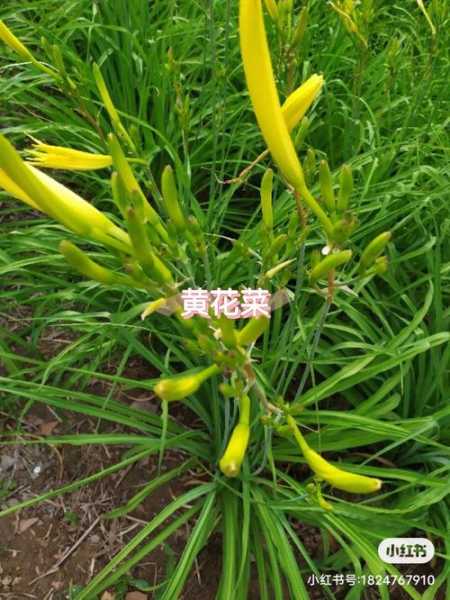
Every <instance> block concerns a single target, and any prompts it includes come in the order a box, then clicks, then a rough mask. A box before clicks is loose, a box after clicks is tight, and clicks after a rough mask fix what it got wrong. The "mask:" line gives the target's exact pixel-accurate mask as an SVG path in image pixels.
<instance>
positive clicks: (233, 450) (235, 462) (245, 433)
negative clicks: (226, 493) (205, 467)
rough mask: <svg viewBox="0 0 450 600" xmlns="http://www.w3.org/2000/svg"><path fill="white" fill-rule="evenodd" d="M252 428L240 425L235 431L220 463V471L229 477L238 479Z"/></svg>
mask: <svg viewBox="0 0 450 600" xmlns="http://www.w3.org/2000/svg"><path fill="white" fill-rule="evenodd" d="M249 438H250V427H249V426H248V425H247V424H244V423H242V424H241V423H239V424H238V425H236V427H235V428H234V429H233V433H232V434H231V438H230V440H229V442H228V445H227V448H226V450H225V453H224V455H223V456H222V458H221V459H220V461H219V467H220V470H221V471H222V473H223V474H224V475H226V476H227V477H237V476H238V475H239V473H240V471H241V466H242V463H243V461H244V458H245V453H246V452H247V446H248V440H249Z"/></svg>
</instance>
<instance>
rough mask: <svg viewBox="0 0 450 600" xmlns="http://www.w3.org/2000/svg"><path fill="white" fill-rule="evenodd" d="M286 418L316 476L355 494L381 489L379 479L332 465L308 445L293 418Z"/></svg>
mask: <svg viewBox="0 0 450 600" xmlns="http://www.w3.org/2000/svg"><path fill="white" fill-rule="evenodd" d="M287 420H288V424H289V426H290V428H291V429H292V431H293V433H294V436H295V439H296V441H297V443H298V445H299V446H300V449H301V451H302V453H303V456H304V457H305V459H306V462H307V463H308V465H309V467H310V468H311V470H312V471H314V473H315V474H316V475H317V477H319V478H320V479H323V480H324V481H326V482H328V483H329V484H330V485H332V486H333V487H335V488H337V489H339V490H343V491H345V492H352V493H355V494H371V493H373V492H377V491H378V490H380V489H381V486H382V482H381V481H380V480H379V479H374V478H373V477H366V476H364V475H356V474H355V473H349V472H348V471H344V470H343V469H338V468H337V467H335V466H334V465H331V464H330V463H329V462H328V461H326V460H325V459H324V458H323V457H322V456H320V454H318V453H317V452H315V450H313V449H312V448H310V447H309V446H308V444H307V443H306V440H305V438H304V437H303V435H302V433H301V432H300V429H299V428H298V426H297V423H296V422H295V419H293V417H291V416H288V418H287Z"/></svg>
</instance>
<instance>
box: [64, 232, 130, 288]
mask: <svg viewBox="0 0 450 600" xmlns="http://www.w3.org/2000/svg"><path fill="white" fill-rule="evenodd" d="M59 250H60V252H61V254H62V255H63V256H64V258H65V259H66V261H67V262H68V263H69V265H70V266H71V267H73V268H74V269H75V270H76V271H78V272H79V273H81V274H82V275H84V276H85V277H87V278H88V279H93V280H94V281H99V282H100V283H104V284H106V285H125V286H128V287H132V288H140V287H141V286H140V285H139V284H138V283H137V282H136V281H133V279H131V277H128V276H127V275H122V274H120V273H115V272H114V271H111V270H110V269H107V268H106V267H102V266H101V265H99V264H98V263H96V262H95V261H93V260H92V259H90V258H89V256H88V255H87V254H86V253H85V252H83V250H81V249H80V248H78V247H77V246H75V244H72V242H69V241H67V240H64V241H62V242H61V243H60V245H59Z"/></svg>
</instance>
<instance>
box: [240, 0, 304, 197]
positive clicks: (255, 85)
mask: <svg viewBox="0 0 450 600" xmlns="http://www.w3.org/2000/svg"><path fill="white" fill-rule="evenodd" d="M240 40H241V52H242V60H243V63H244V71H245V76H246V79H247V86H248V90H249V93H250V98H251V100H252V103H253V108H254V111H255V115H256V119H257V121H258V124H259V127H260V129H261V132H262V134H263V137H264V139H265V141H266V144H267V146H268V148H269V150H270V152H271V154H272V156H273V158H274V160H275V162H276V163H277V164H278V167H279V168H280V170H281V172H282V173H283V175H284V176H285V177H286V179H287V180H288V181H289V183H290V184H291V185H293V186H294V187H295V188H298V187H299V186H301V185H303V172H302V168H301V165H300V161H299V159H298V156H297V154H296V152H295V148H294V145H293V143H292V140H291V138H290V136H289V131H288V127H287V125H286V121H285V119H284V116H283V113H282V111H281V105H280V100H279V97H278V91H277V88H276V84H275V78H274V75H273V70H272V60H271V58H270V53H269V47H268V43H267V37H266V30H265V26H264V18H263V10H262V5H261V0H241V3H240Z"/></svg>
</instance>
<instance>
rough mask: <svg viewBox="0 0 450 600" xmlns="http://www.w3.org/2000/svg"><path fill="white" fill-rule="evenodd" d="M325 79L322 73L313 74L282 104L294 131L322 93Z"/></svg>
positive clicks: (284, 114)
mask: <svg viewBox="0 0 450 600" xmlns="http://www.w3.org/2000/svg"><path fill="white" fill-rule="evenodd" d="M323 83H324V79H323V77H322V75H311V77H310V78H309V79H307V80H306V81H305V83H303V84H302V85H301V86H300V87H299V88H298V89H297V90H295V92H292V94H291V95H290V96H288V98H287V99H286V101H285V102H284V104H283V106H282V111H283V116H284V120H285V121H286V125H287V128H288V130H289V131H292V129H294V127H296V125H298V123H300V121H301V120H302V119H303V117H304V116H305V114H306V111H307V110H308V109H309V108H310V106H311V105H312V103H313V102H314V100H315V99H316V98H317V96H318V95H319V94H320V91H321V89H322V87H323Z"/></svg>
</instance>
